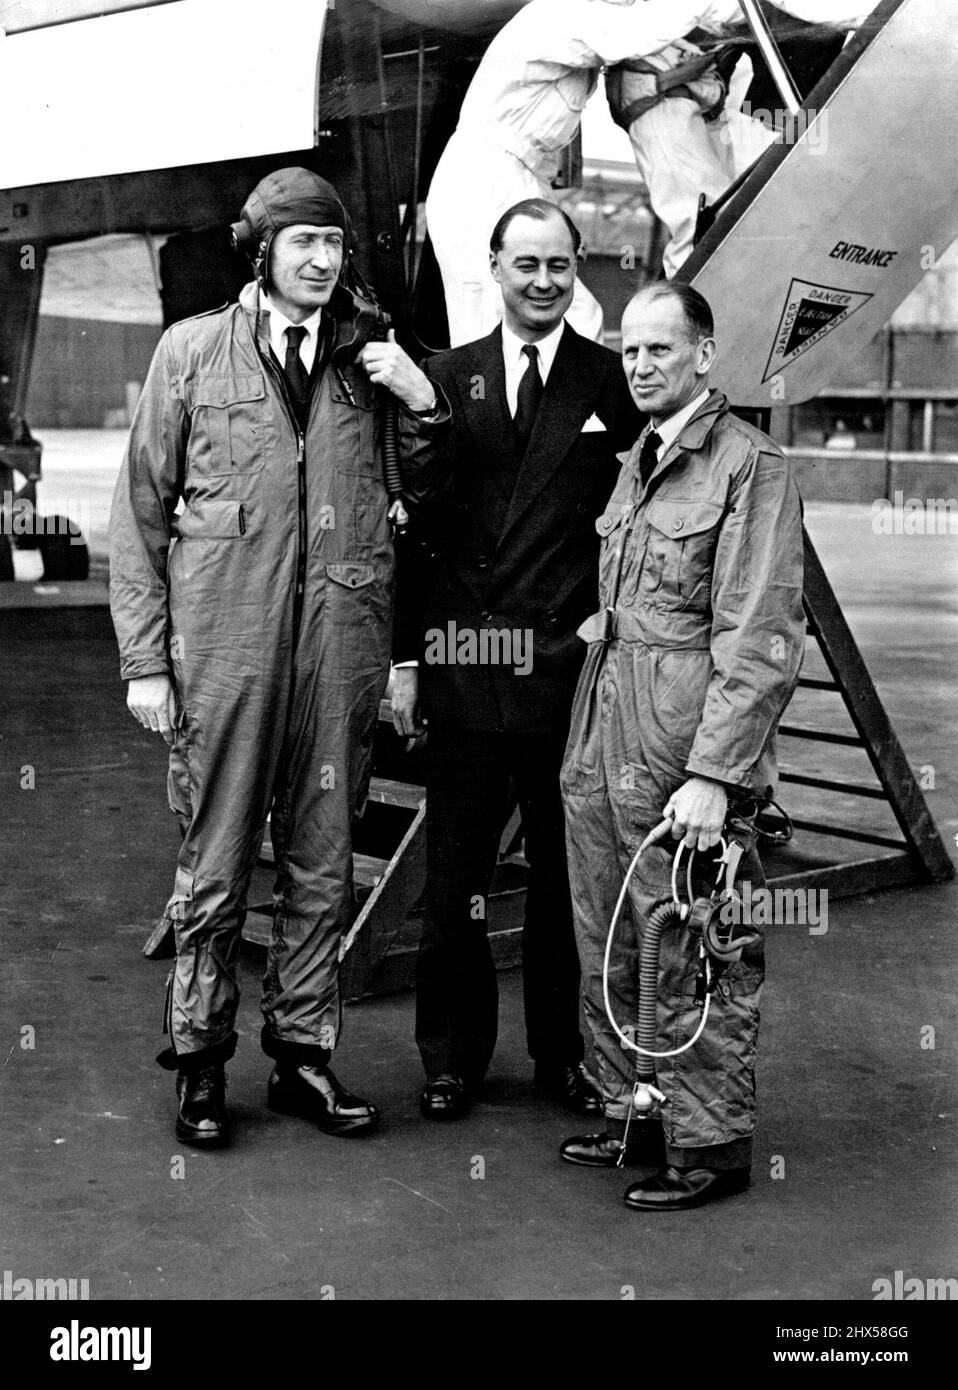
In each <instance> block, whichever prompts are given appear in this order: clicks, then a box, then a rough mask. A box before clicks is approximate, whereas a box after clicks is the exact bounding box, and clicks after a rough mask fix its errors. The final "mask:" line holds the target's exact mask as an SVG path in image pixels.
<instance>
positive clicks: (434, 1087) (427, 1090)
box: [419, 1073, 472, 1120]
mask: <svg viewBox="0 0 958 1390" xmlns="http://www.w3.org/2000/svg"><path fill="white" fill-rule="evenodd" d="M471 1104H472V1100H471V1097H470V1095H469V1092H468V1091H467V1089H466V1083H465V1082H464V1081H463V1079H462V1077H461V1076H453V1075H452V1074H451V1073H447V1074H444V1075H442V1076H437V1077H436V1079H435V1081H427V1082H426V1084H425V1086H424V1087H423V1088H422V1094H421V1095H420V1097H419V1109H420V1111H421V1112H422V1114H423V1115H424V1116H425V1118H426V1119H427V1120H461V1119H462V1117H463V1115H465V1114H467V1112H468V1110H469V1107H470V1105H471Z"/></svg>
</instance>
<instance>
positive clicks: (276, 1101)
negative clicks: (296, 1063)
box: [266, 1066, 379, 1134]
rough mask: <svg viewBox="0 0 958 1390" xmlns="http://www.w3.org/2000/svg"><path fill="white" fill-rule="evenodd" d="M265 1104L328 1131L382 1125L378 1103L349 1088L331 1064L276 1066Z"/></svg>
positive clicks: (362, 1131)
mask: <svg viewBox="0 0 958 1390" xmlns="http://www.w3.org/2000/svg"><path fill="white" fill-rule="evenodd" d="M266 1104H267V1105H268V1106H269V1108H270V1110H276V1111H278V1112H279V1113H280V1114H282V1115H300V1116H302V1118H303V1119H306V1120H312V1121H313V1123H314V1124H317V1125H318V1126H319V1128H320V1129H322V1130H324V1131H325V1132H326V1133H327V1134H369V1133H371V1131H372V1130H374V1129H375V1128H376V1127H377V1125H378V1124H379V1111H378V1110H377V1109H376V1107H375V1105H373V1104H371V1102H370V1101H368V1100H362V1099H360V1097H359V1096H354V1095H353V1094H352V1093H351V1092H350V1091H347V1090H346V1088H345V1087H344V1086H341V1085H340V1084H339V1082H338V1081H337V1080H336V1078H335V1076H334V1075H333V1073H332V1072H331V1071H330V1069H329V1067H279V1066H277V1067H274V1069H273V1072H272V1074H271V1076H270V1078H269V1083H268V1085H267V1088H266Z"/></svg>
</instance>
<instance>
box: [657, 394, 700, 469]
mask: <svg viewBox="0 0 958 1390" xmlns="http://www.w3.org/2000/svg"><path fill="white" fill-rule="evenodd" d="M708 398H709V388H708V386H703V387H702V389H701V391H700V392H699V393H698V395H697V396H696V397H695V398H694V399H693V400H691V401H689V403H688V405H683V407H682V409H681V410H676V411H674V412H673V413H672V414H671V415H667V416H666V417H665V419H664V420H660V421H659V423H658V424H657V425H656V424H652V425H651V428H652V429H653V430H654V431H655V433H656V434H657V435H658V436H659V438H660V439H661V441H662V443H661V444H660V445H659V451H658V454H659V458H664V457H665V455H666V453H667V451H668V450H669V449H670V448H671V447H672V445H673V444H674V443H675V441H676V440H677V439H678V437H679V435H680V434H681V433H682V431H683V430H684V429H685V426H686V425H687V424H688V422H689V421H690V420H691V418H692V416H693V415H694V414H695V412H696V411H697V410H698V409H699V407H700V406H702V405H704V404H705V402H706V401H707V400H708Z"/></svg>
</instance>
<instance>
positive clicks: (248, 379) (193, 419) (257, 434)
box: [187, 373, 266, 478]
mask: <svg viewBox="0 0 958 1390" xmlns="http://www.w3.org/2000/svg"><path fill="white" fill-rule="evenodd" d="M190 394H191V399H192V406H191V413H190V438H189V447H188V454H187V464H188V466H189V467H190V468H191V469H193V470H195V471H196V472H197V473H200V474H202V475H203V476H204V477H211V478H212V477H220V476H231V475H234V474H239V473H257V472H259V470H260V469H261V468H262V467H263V466H264V464H265V462H266V449H265V424H266V384H265V382H264V381H263V378H262V376H261V375H259V374H256V373H254V374H251V375H248V376H243V375H234V376H228V377H226V376H221V377H215V376H205V377H199V378H197V379H196V380H195V381H194V382H193V383H192V390H191V393H190Z"/></svg>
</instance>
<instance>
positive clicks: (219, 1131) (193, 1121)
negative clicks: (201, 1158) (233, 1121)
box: [176, 1066, 229, 1149]
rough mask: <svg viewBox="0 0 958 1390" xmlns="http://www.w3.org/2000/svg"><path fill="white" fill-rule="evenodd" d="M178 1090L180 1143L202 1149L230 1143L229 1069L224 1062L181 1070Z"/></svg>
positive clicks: (178, 1137)
mask: <svg viewBox="0 0 958 1390" xmlns="http://www.w3.org/2000/svg"><path fill="white" fill-rule="evenodd" d="M176 1094H177V1097H178V1098H179V1109H178V1110H177V1113H176V1137H177V1139H179V1141H180V1143H182V1144H192V1145H194V1146H195V1147H196V1148H201V1149H215V1148H218V1147H220V1146H222V1145H223V1144H225V1143H227V1141H228V1140H229V1119H228V1117H227V1114H226V1072H225V1071H224V1070H223V1068H222V1067H221V1066H218V1067H200V1068H199V1069H198V1070H197V1071H191V1072H180V1074H179V1076H178V1077H177V1078H176Z"/></svg>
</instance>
